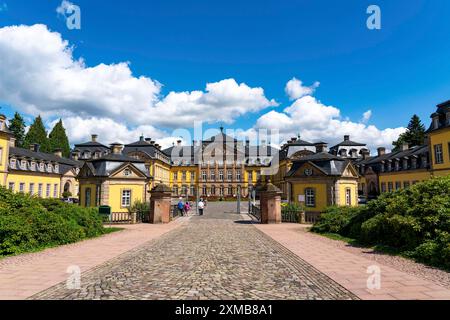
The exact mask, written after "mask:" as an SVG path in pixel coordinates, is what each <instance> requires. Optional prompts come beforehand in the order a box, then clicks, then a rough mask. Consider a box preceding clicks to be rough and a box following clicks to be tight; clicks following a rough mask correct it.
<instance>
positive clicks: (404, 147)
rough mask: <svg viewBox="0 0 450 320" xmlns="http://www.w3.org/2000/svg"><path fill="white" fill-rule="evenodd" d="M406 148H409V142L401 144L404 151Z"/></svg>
mask: <svg viewBox="0 0 450 320" xmlns="http://www.w3.org/2000/svg"><path fill="white" fill-rule="evenodd" d="M406 150H409V144H408V143H404V144H402V151H406Z"/></svg>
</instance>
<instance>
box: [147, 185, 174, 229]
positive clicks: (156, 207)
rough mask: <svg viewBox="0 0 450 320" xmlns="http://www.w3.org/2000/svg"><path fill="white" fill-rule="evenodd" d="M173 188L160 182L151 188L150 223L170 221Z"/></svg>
mask: <svg viewBox="0 0 450 320" xmlns="http://www.w3.org/2000/svg"><path fill="white" fill-rule="evenodd" d="M171 194H172V192H171V190H170V188H169V187H168V186H166V185H165V184H158V185H157V186H156V187H154V188H153V189H152V190H150V214H149V218H150V219H149V222H150V223H169V222H170V210H171Z"/></svg>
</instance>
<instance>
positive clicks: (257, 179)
mask: <svg viewBox="0 0 450 320" xmlns="http://www.w3.org/2000/svg"><path fill="white" fill-rule="evenodd" d="M260 179H261V173H260V172H259V171H257V172H256V181H259V180H260Z"/></svg>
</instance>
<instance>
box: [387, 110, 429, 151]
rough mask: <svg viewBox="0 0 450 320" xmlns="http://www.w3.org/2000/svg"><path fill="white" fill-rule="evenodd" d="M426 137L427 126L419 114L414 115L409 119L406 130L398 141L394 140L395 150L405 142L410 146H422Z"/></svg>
mask: <svg viewBox="0 0 450 320" xmlns="http://www.w3.org/2000/svg"><path fill="white" fill-rule="evenodd" d="M424 139H425V126H424V125H423V124H422V121H420V118H419V116H418V115H416V114H415V115H413V116H412V118H411V120H410V121H409V124H408V128H407V129H406V132H404V133H402V134H401V135H400V136H399V137H398V140H397V141H394V142H392V144H393V145H394V150H400V149H401V148H402V145H403V144H406V143H407V144H408V145H409V147H413V146H420V145H422V144H423V142H424Z"/></svg>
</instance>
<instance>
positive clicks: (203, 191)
mask: <svg viewBox="0 0 450 320" xmlns="http://www.w3.org/2000/svg"><path fill="white" fill-rule="evenodd" d="M202 195H204V196H206V186H203V187H202Z"/></svg>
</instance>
